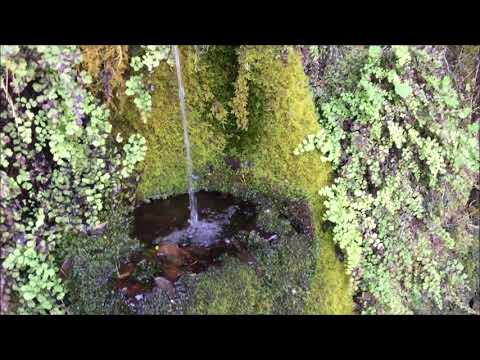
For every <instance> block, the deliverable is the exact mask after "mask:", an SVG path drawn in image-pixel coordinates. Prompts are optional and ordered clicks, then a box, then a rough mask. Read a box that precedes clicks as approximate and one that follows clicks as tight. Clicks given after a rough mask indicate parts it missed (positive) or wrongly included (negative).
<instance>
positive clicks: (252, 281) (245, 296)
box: [187, 257, 271, 315]
mask: <svg viewBox="0 0 480 360" xmlns="http://www.w3.org/2000/svg"><path fill="white" fill-rule="evenodd" d="M261 286H262V285H261V281H260V279H259V278H258V277H257V275H256V273H255V270H254V269H252V268H251V267H249V266H248V265H245V264H242V263H241V262H239V261H238V260H237V259H235V258H231V257H228V258H227V259H226V261H225V264H224V266H223V267H222V268H221V269H211V270H210V271H208V272H206V273H205V274H202V275H201V279H200V280H199V281H198V283H197V284H196V287H195V292H194V293H193V295H192V298H191V299H190V300H191V303H192V305H191V306H190V307H189V308H188V309H187V313H189V314H223V315H226V314H267V313H269V312H270V307H271V304H270V302H269V299H268V297H267V294H266V293H265V292H264V291H262V290H261Z"/></svg>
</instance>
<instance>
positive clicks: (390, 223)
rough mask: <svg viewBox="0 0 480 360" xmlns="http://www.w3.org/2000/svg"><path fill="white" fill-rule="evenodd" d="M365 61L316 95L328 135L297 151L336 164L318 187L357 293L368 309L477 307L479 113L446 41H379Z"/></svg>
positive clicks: (312, 137)
mask: <svg viewBox="0 0 480 360" xmlns="http://www.w3.org/2000/svg"><path fill="white" fill-rule="evenodd" d="M357 59H358V61H360V62H361V63H362V67H361V70H360V76H359V78H358V81H357V82H356V83H355V84H354V83H351V84H350V85H349V87H347V88H345V87H344V88H342V89H341V91H338V92H337V93H336V94H335V93H332V94H334V96H333V98H330V99H329V100H328V101H326V102H317V105H318V107H319V111H320V119H319V122H320V125H321V126H322V128H323V132H320V133H317V134H312V135H309V136H307V138H306V139H305V140H304V142H303V143H302V144H300V145H299V146H298V147H297V149H296V150H295V151H294V153H295V154H296V155H300V154H302V153H305V152H310V151H314V150H319V151H320V153H321V156H322V160H328V161H331V162H332V165H333V166H334V168H335V170H336V174H337V177H336V178H335V180H334V183H333V184H332V185H331V186H327V187H324V188H323V189H321V190H320V194H321V195H322V196H325V198H326V200H325V205H326V207H327V212H326V219H327V220H329V221H331V222H332V223H334V224H335V227H334V230H333V233H334V241H335V242H336V243H337V244H338V245H339V247H340V248H341V249H342V251H344V252H345V254H346V265H347V271H348V273H349V274H350V275H351V277H352V282H353V285H354V288H355V290H356V291H357V302H358V303H359V304H360V306H361V307H362V310H363V311H364V312H366V313H371V312H376V313H411V312H417V313H418V312H420V313H422V312H432V311H442V310H445V311H446V309H449V308H452V309H457V310H459V311H469V309H468V305H466V298H465V296H464V295H465V294H466V292H467V291H468V288H469V285H468V279H467V277H466V275H465V273H464V271H463V265H462V263H461V260H460V259H461V258H462V256H463V255H462V254H463V251H464V250H462V249H464V248H471V247H472V246H475V241H474V236H473V234H472V233H471V232H468V231H464V230H462V229H465V227H466V225H467V224H465V223H464V222H461V221H460V218H461V217H462V214H463V212H464V211H465V210H464V209H465V206H466V202H467V200H468V196H469V193H470V189H471V187H472V185H473V183H474V180H475V176H478V163H479V158H478V142H477V141H478V140H477V139H476V134H478V122H475V121H474V122H471V121H470V119H469V114H470V113H471V107H470V104H469V102H468V101H466V99H465V98H463V97H462V94H459V93H457V91H455V89H454V88H453V87H452V84H451V81H450V79H449V77H448V76H447V73H446V71H445V65H444V62H443V60H442V59H443V54H442V53H441V51H439V50H438V49H436V48H432V47H425V48H420V47H407V46H393V47H378V46H371V47H370V48H369V49H368V56H367V57H366V58H364V57H363V55H362V56H359V57H358V58H357ZM307 70H308V69H307ZM317 98H320V95H318V96H317ZM458 232H461V233H462V234H464V235H466V236H464V237H456V236H455V234H456V233H458ZM477 246H478V244H477Z"/></svg>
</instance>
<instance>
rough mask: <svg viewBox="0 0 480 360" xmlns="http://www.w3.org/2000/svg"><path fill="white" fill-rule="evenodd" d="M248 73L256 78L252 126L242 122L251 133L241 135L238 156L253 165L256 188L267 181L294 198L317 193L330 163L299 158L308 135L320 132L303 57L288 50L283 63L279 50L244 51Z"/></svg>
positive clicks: (251, 105) (312, 157)
mask: <svg viewBox="0 0 480 360" xmlns="http://www.w3.org/2000/svg"><path fill="white" fill-rule="evenodd" d="M242 71H248V72H249V73H250V74H249V76H248V77H247V78H248V79H249V81H248V83H249V94H248V98H247V99H246V101H247V106H246V108H247V110H248V114H247V115H246V116H248V121H246V120H242V124H248V128H247V130H246V131H243V132H242V133H241V134H240V139H239V141H238V152H239V153H240V154H241V155H242V157H243V158H244V159H247V160H250V161H251V162H252V163H253V166H254V177H255V180H256V183H257V184H262V183H263V182H267V183H269V184H270V185H273V186H276V187H279V188H282V189H283V188H284V189H288V190H287V192H289V193H298V192H300V193H303V194H307V195H309V194H313V193H315V192H317V191H318V189H320V188H321V187H322V186H323V185H324V184H326V183H327V181H328V180H329V174H330V168H329V166H328V164H326V163H322V162H321V161H320V160H319V158H318V156H317V154H314V153H312V154H307V155H305V156H295V155H293V150H294V149H295V147H296V146H297V145H298V144H299V143H300V142H302V141H303V139H304V137H305V135H306V134H309V133H316V132H317V131H318V130H319V125H318V122H317V116H316V111H315V106H314V103H313V99H312V96H311V93H310V91H309V88H308V81H307V78H306V76H305V74H304V72H303V68H302V64H301V59H300V54H299V53H298V52H297V51H295V50H292V49H288V50H287V53H286V56H285V58H283V56H282V55H281V54H280V51H279V49H278V48H277V47H272V46H255V47H243V48H241V50H240V72H242ZM244 78H245V76H241V78H240V79H244ZM240 94H241V95H242V96H244V95H245V92H244V91H243V92H241V93H240ZM238 95H239V94H238V93H237V96H238ZM242 101H245V100H242ZM238 102H241V101H238ZM237 106H238V105H237ZM242 114H244V113H242ZM244 115H245V114H244Z"/></svg>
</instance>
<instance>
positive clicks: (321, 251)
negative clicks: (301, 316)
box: [305, 234, 354, 315]
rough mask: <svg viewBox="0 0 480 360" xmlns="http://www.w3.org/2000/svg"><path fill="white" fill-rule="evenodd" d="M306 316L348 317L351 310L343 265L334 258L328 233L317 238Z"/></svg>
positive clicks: (349, 287) (348, 287) (349, 291)
mask: <svg viewBox="0 0 480 360" xmlns="http://www.w3.org/2000/svg"><path fill="white" fill-rule="evenodd" d="M310 284H311V286H310V293H309V296H308V298H307V301H306V304H305V313H306V314H334V315H341V314H343V315H349V314H352V313H353V311H354V306H353V300H352V298H353V294H352V290H351V286H350V281H349V277H348V276H347V275H346V273H345V270H344V267H343V264H342V263H341V262H340V261H339V260H338V259H337V258H336V256H335V246H334V244H333V239H332V236H331V234H323V236H322V237H319V244H318V255H317V266H316V270H315V274H314V276H313V277H312V280H311V282H310Z"/></svg>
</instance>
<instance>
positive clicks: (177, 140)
mask: <svg viewBox="0 0 480 360" xmlns="http://www.w3.org/2000/svg"><path fill="white" fill-rule="evenodd" d="M181 63H182V73H183V78H184V86H185V94H186V103H187V116H188V122H189V136H190V143H191V151H192V161H193V166H194V170H197V169H201V168H204V167H205V166H207V165H208V164H213V163H215V162H217V161H218V159H219V158H220V157H221V156H222V154H223V152H224V147H225V137H224V134H223V131H222V116H224V113H223V112H222V111H221V109H218V108H219V107H220V106H219V105H218V104H219V103H220V102H219V101H217V99H216V98H215V95H214V93H213V92H212V88H213V87H215V85H216V82H215V78H209V77H208V75H209V72H208V71H207V65H206V64H205V63H200V64H199V63H198V61H197V56H196V54H195V50H194V49H193V48H192V47H181ZM211 73H212V74H214V75H215V76H217V77H219V76H221V75H219V74H218V72H217V73H215V72H213V71H212V72H211ZM219 82H220V81H219ZM212 84H213V85H212ZM151 85H152V86H153V87H154V92H153V94H152V112H151V113H150V115H149V119H148V121H147V122H146V123H144V122H143V121H142V119H141V117H140V114H139V112H138V111H137V109H136V107H135V106H134V104H133V103H132V101H126V102H125V105H124V107H123V109H122V110H121V111H120V112H119V114H118V115H117V118H116V119H115V121H114V123H115V125H116V127H117V130H119V131H122V130H123V131H125V132H127V133H129V132H132V131H134V132H139V133H140V134H142V135H143V136H144V137H145V138H146V140H147V146H148V150H147V154H146V158H145V161H144V165H143V166H144V168H143V170H142V178H141V182H140V184H139V188H138V197H139V198H140V199H142V198H148V197H154V196H162V197H163V196H168V195H171V194H175V193H182V192H185V191H186V186H187V182H186V164H185V156H184V145H183V133H182V132H183V130H182V121H181V117H180V109H179V99H178V83H177V78H176V73H175V68H172V67H170V66H169V65H168V64H166V63H162V64H160V66H159V67H158V68H157V69H156V70H155V72H154V73H153V74H152V76H151ZM217 91H218V89H217ZM215 105H217V106H216V107H215ZM215 110H216V111H215Z"/></svg>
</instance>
